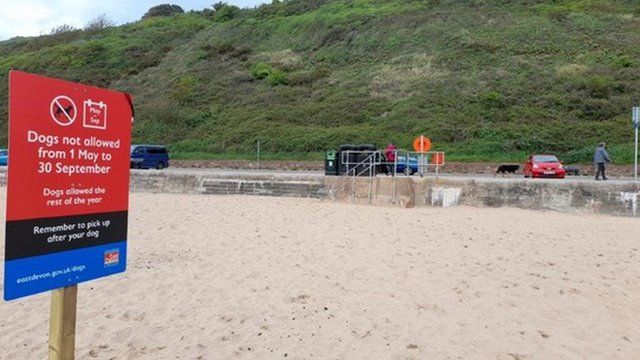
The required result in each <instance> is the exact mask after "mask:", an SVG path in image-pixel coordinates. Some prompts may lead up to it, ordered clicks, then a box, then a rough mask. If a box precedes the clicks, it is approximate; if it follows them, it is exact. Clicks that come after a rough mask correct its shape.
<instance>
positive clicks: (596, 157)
mask: <svg viewBox="0 0 640 360" xmlns="http://www.w3.org/2000/svg"><path fill="white" fill-rule="evenodd" d="M606 146H607V144H606V143H604V142H601V143H600V144H598V148H597V149H596V152H595V153H594V154H593V163H594V164H595V165H596V166H597V168H598V170H597V171H596V180H600V175H602V180H607V176H606V175H605V174H604V168H605V164H606V163H610V162H611V157H610V156H609V153H608V152H607V149H605V147H606Z"/></svg>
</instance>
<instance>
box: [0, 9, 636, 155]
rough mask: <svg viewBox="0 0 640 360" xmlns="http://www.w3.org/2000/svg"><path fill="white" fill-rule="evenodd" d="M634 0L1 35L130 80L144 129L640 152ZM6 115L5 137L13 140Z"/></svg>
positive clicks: (21, 63)
mask: <svg viewBox="0 0 640 360" xmlns="http://www.w3.org/2000/svg"><path fill="white" fill-rule="evenodd" d="M639 68H640V5H638V3H637V1H636V0H570V1H562V0H556V1H543V0H518V1H506V0H469V1H456V0H431V1H424V0H292V1H286V2H278V1H274V3H273V4H271V5H265V6H261V7H259V8H257V9H247V10H244V9H243V10H241V9H238V8H236V7H233V6H224V5H222V4H216V9H215V10H213V9H211V10H206V11H201V12H191V13H184V14H176V15H173V16H171V17H150V18H146V19H143V20H141V21H138V22H136V23H133V24H126V25H122V26H119V27H112V28H107V29H103V30H100V31H79V30H78V31H73V32H66V33H62V34H57V35H50V36H41V37H36V38H15V39H11V40H8V41H4V42H0V113H2V114H6V102H7V100H6V96H7V89H6V87H7V74H8V71H9V69H22V70H26V71H30V72H34V73H40V74H46V75H51V76H56V77H61V78H65V79H69V80H73V81H81V82H85V83H89V84H95V85H99V86H108V87H112V88H115V89H119V90H123V91H129V92H131V93H132V94H133V95H134V99H135V104H136V123H135V127H134V139H135V141H136V142H161V143H168V144H170V145H171V148H172V150H173V151H176V152H179V153H180V154H182V156H185V157H188V156H189V155H188V154H189V153H202V152H205V153H206V152H208V153H226V154H229V153H237V154H247V153H251V152H252V151H253V150H254V147H255V143H256V141H257V140H260V142H261V146H262V150H263V151H265V152H272V153H279V154H282V153H290V154H292V155H291V156H292V157H298V156H299V155H298V154H300V153H307V152H309V153H318V152H320V151H323V150H324V149H326V148H329V147H335V146H336V145H339V144H341V143H375V144H378V145H384V144H386V143H388V142H394V143H396V144H398V145H399V146H400V147H403V148H409V147H410V144H411V141H412V139H413V138H414V137H415V136H416V135H419V134H425V135H427V136H429V137H430V138H431V139H432V141H433V142H434V143H435V147H436V149H441V150H445V151H447V152H449V155H450V159H458V160H469V161H475V160H492V159H498V160H501V161H520V160H522V159H523V157H524V156H526V154H527V153H529V152H556V153H558V154H559V155H561V156H562V157H563V159H564V160H565V161H568V162H588V161H589V160H590V157H591V154H592V150H593V147H594V146H595V144H596V143H597V142H599V141H602V140H604V141H607V142H608V143H610V144H612V148H611V150H612V153H613V156H614V157H615V158H616V160H617V161H618V162H630V161H631V160H632V159H631V157H632V142H633V137H632V129H631V123H630V121H631V120H630V108H631V106H633V105H634V104H635V103H636V102H637V101H638V96H637V95H636V93H637V89H640V72H639V71H638V69H639ZM5 119H6V115H4V116H3V117H2V129H4V130H3V131H2V133H1V134H0V141H1V142H6V120H5Z"/></svg>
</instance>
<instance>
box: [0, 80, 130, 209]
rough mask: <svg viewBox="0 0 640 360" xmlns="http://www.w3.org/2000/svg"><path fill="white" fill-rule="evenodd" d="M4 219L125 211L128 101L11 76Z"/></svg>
mask: <svg viewBox="0 0 640 360" xmlns="http://www.w3.org/2000/svg"><path fill="white" fill-rule="evenodd" d="M9 81H10V87H11V89H12V90H11V98H10V105H9V113H10V115H9V121H10V123H9V153H10V156H11V159H10V160H9V174H8V176H9V177H8V187H9V189H10V191H9V193H8V198H7V209H8V211H7V220H20V219H31V218H39V217H54V216H64V215H79V214H89V213H101V212H109V211H121V210H126V209H127V208H128V194H129V191H128V190H129V164H130V160H129V157H130V155H129V152H130V141H131V140H130V139H131V118H132V109H131V103H130V99H129V97H128V96H127V95H125V94H123V93H119V92H115V91H110V90H105V89H100V88H96V87H92V86H86V85H80V84H75V83H71V82H67V81H62V80H56V79H51V78H46V77H43V76H38V75H33V74H28V73H24V72H19V71H12V72H11V74H10V78H9Z"/></svg>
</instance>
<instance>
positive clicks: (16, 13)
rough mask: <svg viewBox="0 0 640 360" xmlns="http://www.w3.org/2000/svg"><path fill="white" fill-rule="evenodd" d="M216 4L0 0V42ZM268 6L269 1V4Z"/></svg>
mask: <svg viewBox="0 0 640 360" xmlns="http://www.w3.org/2000/svg"><path fill="white" fill-rule="evenodd" d="M218 1H219V0H174V1H162V0H155V1H151V0H102V1H101V0H0V9H1V11H0V40H6V39H9V38H12V37H14V36H37V35H41V34H47V33H49V31H51V29H53V28H55V27H57V26H60V25H63V24H69V25H72V26H74V27H77V28H82V27H84V25H85V24H86V23H87V22H89V21H90V20H91V19H94V18H95V17H97V16H99V15H101V14H106V15H107V18H109V19H110V20H112V21H115V22H116V23H117V24H123V23H127V22H131V21H135V20H138V19H140V17H142V15H144V13H145V12H146V11H147V10H148V9H149V8H150V7H152V6H155V5H158V4H167V3H171V4H176V5H180V6H181V7H182V8H183V9H184V10H185V11H187V10H202V9H204V8H207V7H211V5H212V4H213V3H215V2H218ZM226 2H227V3H228V4H233V5H236V6H240V7H254V6H256V5H259V4H262V3H265V2H267V1H265V0H228V1H226ZM269 2H270V1H269Z"/></svg>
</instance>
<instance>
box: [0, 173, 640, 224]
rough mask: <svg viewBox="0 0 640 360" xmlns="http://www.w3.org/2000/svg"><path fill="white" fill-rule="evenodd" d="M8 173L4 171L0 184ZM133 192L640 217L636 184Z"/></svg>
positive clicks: (255, 186) (213, 177) (407, 181)
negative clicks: (249, 196)
mask: <svg viewBox="0 0 640 360" xmlns="http://www.w3.org/2000/svg"><path fill="white" fill-rule="evenodd" d="M5 184H6V171H5V169H0V185H5ZM130 188H131V191H133V192H163V193H181V194H217V195H234V194H235V195H260V196H287V197H302V198H317V199H327V200H334V201H342V202H353V203H358V204H371V205H385V206H400V207H407V208H408V207H422V206H436V207H452V206H457V205H468V206H476V207H501V206H509V207H517V208H523V209H532V210H554V211H561V212H569V213H598V214H610V215H618V216H640V186H639V185H638V184H636V183H633V182H631V181H607V182H596V181H592V180H572V179H565V180H544V179H536V180H531V179H523V178H473V177H455V176H442V177H440V178H438V179H435V178H433V177H427V178H420V177H416V176H414V177H404V176H401V177H398V178H392V177H385V176H379V177H375V178H365V177H362V178H355V179H354V178H345V177H337V176H324V175H320V174H317V173H304V172H299V173H295V172H290V173H271V172H251V171H240V170H238V171H235V170H234V171H208V170H202V171H196V170H175V169H173V170H164V171H155V170H133V171H132V172H131V181H130Z"/></svg>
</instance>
